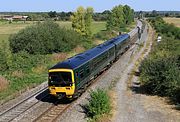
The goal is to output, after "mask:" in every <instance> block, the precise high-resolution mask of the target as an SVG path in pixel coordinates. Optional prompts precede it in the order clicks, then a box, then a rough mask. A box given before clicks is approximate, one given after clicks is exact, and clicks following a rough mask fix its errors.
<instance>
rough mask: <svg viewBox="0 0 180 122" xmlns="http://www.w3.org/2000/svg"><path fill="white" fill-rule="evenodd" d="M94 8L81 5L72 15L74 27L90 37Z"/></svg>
mask: <svg viewBox="0 0 180 122" xmlns="http://www.w3.org/2000/svg"><path fill="white" fill-rule="evenodd" d="M92 15H93V8H91V7H88V8H87V9H86V10H85V9H84V8H83V7H82V6H80V7H79V8H77V12H74V14H73V15H72V16H71V20H72V27H73V28H74V30H75V31H76V32H78V33H80V34H81V35H83V36H86V37H90V36H91V34H92V32H91V25H92Z"/></svg>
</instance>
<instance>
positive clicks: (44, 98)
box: [35, 89, 72, 105]
mask: <svg viewBox="0 0 180 122" xmlns="http://www.w3.org/2000/svg"><path fill="white" fill-rule="evenodd" d="M35 98H36V99H37V100H39V101H41V102H47V103H52V104H54V105H58V104H70V103H71V102H72V100H69V99H66V98H63V99H57V98H56V97H54V96H52V95H50V94H49V91H48V89H47V90H45V91H43V92H41V93H40V94H38V95H37V96H36V97H35Z"/></svg>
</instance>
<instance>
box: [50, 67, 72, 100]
mask: <svg viewBox="0 0 180 122" xmlns="http://www.w3.org/2000/svg"><path fill="white" fill-rule="evenodd" d="M52 72H53V73H56V72H67V73H71V79H72V85H71V86H64V87H59V86H58V87H57V86H55V85H49V92H50V94H51V95H53V96H56V97H58V95H60V94H64V95H65V96H66V97H67V98H72V95H73V94H74V91H75V83H74V72H73V70H71V69H51V70H49V74H50V73H52ZM49 82H50V81H49Z"/></svg>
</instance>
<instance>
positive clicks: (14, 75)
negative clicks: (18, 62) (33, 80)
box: [11, 70, 24, 78]
mask: <svg viewBox="0 0 180 122" xmlns="http://www.w3.org/2000/svg"><path fill="white" fill-rule="evenodd" d="M11 76H13V77H18V78H22V77H23V76H24V73H23V72H22V70H16V71H14V72H12V74H11Z"/></svg>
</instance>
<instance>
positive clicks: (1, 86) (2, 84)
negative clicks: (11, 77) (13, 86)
mask: <svg viewBox="0 0 180 122" xmlns="http://www.w3.org/2000/svg"><path fill="white" fill-rule="evenodd" d="M8 85H9V81H8V80H7V79H6V78H4V77H3V76H0V91H2V90H5V89H6V88H7V87H8Z"/></svg>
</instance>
